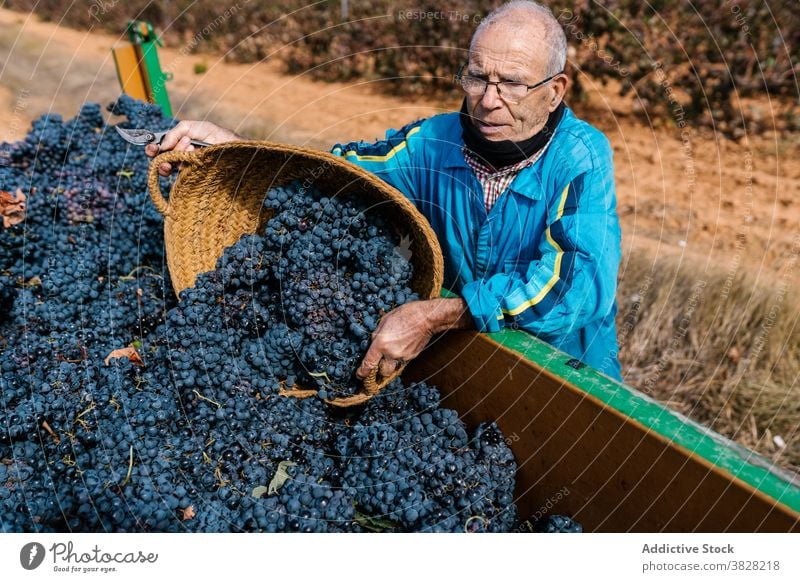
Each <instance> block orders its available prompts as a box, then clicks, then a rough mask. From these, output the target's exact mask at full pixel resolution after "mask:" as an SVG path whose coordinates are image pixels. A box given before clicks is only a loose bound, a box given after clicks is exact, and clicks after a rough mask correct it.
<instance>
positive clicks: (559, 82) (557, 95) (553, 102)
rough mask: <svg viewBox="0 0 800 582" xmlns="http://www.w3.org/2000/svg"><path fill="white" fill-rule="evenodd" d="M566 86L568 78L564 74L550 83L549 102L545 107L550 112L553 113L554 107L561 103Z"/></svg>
mask: <svg viewBox="0 0 800 582" xmlns="http://www.w3.org/2000/svg"><path fill="white" fill-rule="evenodd" d="M568 86H569V77H567V76H566V75H564V74H562V75H559V76H558V77H556V78H555V79H553V82H552V83H550V102H549V103H548V104H547V105H548V107H549V108H550V111H551V112H553V111H555V109H556V107H558V105H559V104H560V103H561V101H563V99H564V95H566V93H567V87H568Z"/></svg>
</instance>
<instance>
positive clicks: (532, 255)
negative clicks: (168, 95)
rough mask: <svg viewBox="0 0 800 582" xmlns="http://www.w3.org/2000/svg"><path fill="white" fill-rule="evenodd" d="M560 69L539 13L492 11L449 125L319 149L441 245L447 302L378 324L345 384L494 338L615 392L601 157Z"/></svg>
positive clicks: (177, 135)
mask: <svg viewBox="0 0 800 582" xmlns="http://www.w3.org/2000/svg"><path fill="white" fill-rule="evenodd" d="M565 64H566V38H565V35H564V32H563V30H562V29H561V26H560V25H559V24H558V21H556V19H555V18H554V17H553V15H552V13H551V12H550V10H549V9H547V8H545V7H542V6H540V5H539V4H536V3H534V2H527V1H517V2H511V3H508V4H505V5H503V6H501V7H500V8H498V9H497V10H495V11H494V12H492V13H491V14H490V15H489V16H487V17H486V18H485V19H484V20H483V21H482V22H481V24H480V25H479V26H478V29H477V30H476V31H475V34H474V35H473V37H472V41H471V43H470V48H469V60H468V62H467V63H466V64H465V66H464V67H462V69H461V71H459V73H458V76H457V78H458V79H459V81H460V83H461V86H462V88H463V90H464V92H465V93H466V97H465V99H464V102H463V105H462V108H461V111H460V112H459V113H449V114H443V115H437V116H434V117H431V118H428V119H423V120H420V121H417V122H415V123H412V124H409V125H407V126H405V127H404V128H402V129H400V130H399V131H395V130H389V131H388V132H387V135H386V139H385V140H383V141H379V142H376V143H372V144H367V143H362V142H359V143H350V144H345V145H336V146H334V147H333V148H332V150H331V151H332V152H333V153H334V154H336V155H339V156H343V157H344V159H346V160H349V161H351V162H353V163H354V164H358V165H360V166H362V167H363V168H365V169H367V170H369V171H370V172H373V173H374V174H376V175H377V176H379V177H381V178H382V179H383V180H385V181H386V182H388V183H389V184H391V185H393V186H395V187H396V188H397V189H398V190H400V191H401V192H403V193H404V194H405V195H406V196H408V198H409V199H410V200H411V201H413V202H414V204H415V205H416V206H417V208H418V209H419V210H420V211H421V212H422V214H424V215H425V217H426V218H427V219H428V220H429V221H430V223H431V226H432V227H433V229H434V231H435V232H436V234H437V236H438V238H439V241H440V242H441V245H442V250H443V253H444V259H445V284H446V285H447V286H448V287H449V288H450V289H452V290H453V291H455V292H456V293H458V294H459V295H460V297H459V298H455V299H444V298H442V299H433V300H429V301H414V302H410V303H407V304H405V305H403V306H401V307H398V308H397V309H395V310H393V311H392V312H390V313H388V314H386V315H385V316H384V317H383V318H382V319H381V321H380V323H379V325H378V328H377V329H376V331H375V333H374V335H373V341H372V343H371V345H370V348H369V350H368V351H367V354H366V355H365V357H364V360H363V362H362V364H361V366H360V368H359V370H358V372H357V374H358V375H359V376H361V377H365V376H366V375H367V374H368V373H369V372H370V371H371V370H372V369H374V368H375V367H376V366H379V368H380V372H381V373H382V374H384V375H387V374H389V373H391V372H392V371H393V370H394V369H395V367H396V366H397V365H399V363H402V362H406V361H409V360H411V359H413V358H414V357H416V356H417V355H418V354H419V353H420V352H421V351H422V350H423V348H424V347H425V346H426V345H427V343H428V341H429V340H430V339H431V337H432V336H433V335H434V334H436V333H438V332H441V331H445V330H448V329H467V328H477V329H478V330H480V331H486V332H495V331H498V330H500V329H501V328H503V327H505V326H508V327H511V328H514V329H523V330H526V331H528V332H530V333H532V334H535V335H536V336H538V337H540V338H542V339H544V340H545V341H547V342H549V343H550V344H552V345H554V346H555V347H557V348H559V349H561V350H563V351H565V352H566V353H568V354H570V355H572V356H574V357H575V358H578V359H580V360H582V361H584V362H585V363H587V364H589V365H591V366H593V367H595V368H596V369H598V370H600V371H601V372H603V373H605V374H607V375H608V376H611V377H612V378H616V379H619V378H620V366H619V361H618V360H617V340H616V328H615V323H614V316H615V314H616V301H615V292H616V279H617V269H618V266H619V260H620V230H619V222H618V219H617V215H616V195H615V189H614V171H613V163H612V151H611V148H610V147H609V143H608V140H607V139H606V138H605V137H604V136H603V134H602V133H600V132H599V131H598V130H596V129H595V128H593V127H592V126H590V125H589V124H587V123H586V122H584V121H581V120H579V119H578V118H576V117H575V115H574V114H573V113H572V111H571V110H570V109H569V108H567V107H566V106H565V104H564V102H563V98H564V93H565V91H566V88H567V77H566V75H565V74H564V65H565ZM189 139H201V140H204V141H207V142H211V143H220V142H224V141H230V140H235V139H242V138H241V137H240V136H237V135H236V134H234V133H232V132H230V131H228V130H225V129H222V128H219V127H217V126H215V125H213V124H210V123H208V122H181V123H180V124H179V125H178V126H177V127H176V128H175V129H173V130H172V131H171V132H170V133H169V134H168V135H167V136H166V137H165V138H164V140H163V142H162V146H161V149H162V150H163V149H170V148H173V147H175V148H176V149H190V148H191V145H190V144H189ZM156 153H157V149H156V147H155V146H149V149H148V154H149V155H155V154H156ZM160 171H161V172H162V173H163V174H166V173H168V172H169V171H170V168H169V166H168V165H164V167H161V168H160Z"/></svg>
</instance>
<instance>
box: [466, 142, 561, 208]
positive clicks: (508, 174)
mask: <svg viewBox="0 0 800 582" xmlns="http://www.w3.org/2000/svg"><path fill="white" fill-rule="evenodd" d="M553 134H554V135H555V132H553ZM551 141H553V136H552V135H551V136H550V139H549V140H547V143H546V144H544V147H542V149H540V150H539V151H538V152H536V153H535V154H533V155H532V156H531V157H529V158H527V159H524V160H522V161H521V162H519V163H517V164H514V165H513V166H506V167H504V168H500V169H499V170H494V169H493V168H490V167H489V166H487V165H486V164H484V163H483V162H481V161H480V160H479V159H478V158H477V157H476V156H475V155H474V154H473V153H472V152H470V151H469V150H468V149H467V148H463V150H462V151H463V153H464V160H465V161H466V162H467V164H469V167H470V168H472V171H473V172H475V176H476V177H477V178H478V181H479V182H480V183H481V186H482V187H483V202H484V205H485V206H486V212H489V211H490V210H491V209H492V206H494V204H495V202H497V199H498V198H499V197H500V195H501V194H502V193H503V192H505V191H506V189H507V188H508V186H509V185H510V184H511V182H513V181H514V178H516V177H517V174H519V172H520V170H522V169H523V168H525V167H527V166H530V165H532V164H534V163H535V162H536V160H538V159H539V158H540V157H541V156H542V154H543V153H544V152H545V150H546V149H547V146H549V145H550V142H551Z"/></svg>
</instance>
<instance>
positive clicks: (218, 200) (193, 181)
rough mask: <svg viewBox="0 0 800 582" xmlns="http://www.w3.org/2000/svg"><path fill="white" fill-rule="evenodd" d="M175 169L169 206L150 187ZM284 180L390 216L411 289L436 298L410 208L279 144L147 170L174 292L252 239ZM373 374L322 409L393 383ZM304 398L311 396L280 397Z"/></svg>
mask: <svg viewBox="0 0 800 582" xmlns="http://www.w3.org/2000/svg"><path fill="white" fill-rule="evenodd" d="M164 162H168V163H172V164H174V163H176V162H181V163H182V164H183V167H182V169H181V171H180V173H179V174H178V178H177V180H176V182H175V185H174V186H173V188H172V191H171V192H170V196H169V200H167V199H165V198H164V196H163V194H162V193H161V190H160V187H159V184H158V165H159V164H161V163H164ZM292 180H300V181H301V182H303V184H308V185H311V184H315V185H316V187H317V188H319V189H320V190H321V191H323V192H324V193H325V195H326V196H329V197H333V196H336V195H337V194H340V193H345V192H346V193H352V194H355V195H357V196H359V197H362V198H363V199H365V200H367V201H368V202H369V203H370V204H376V205H381V206H383V205H388V207H386V209H385V211H384V212H383V214H384V215H387V216H391V217H392V218H393V219H396V221H397V222H398V223H399V226H400V228H401V229H402V230H403V231H404V232H406V233H408V235H409V236H410V237H411V240H412V242H411V253H412V258H411V262H412V263H413V265H414V275H413V279H412V282H411V288H412V289H413V290H414V291H415V292H416V293H417V294H419V296H420V297H421V298H434V297H438V296H439V294H440V293H441V288H442V277H443V261H442V253H441V248H440V247H439V242H438V240H437V239H436V235H435V234H434V232H433V230H432V229H431V227H430V225H429V224H428V222H427V220H425V218H424V217H423V216H422V215H421V214H420V213H419V212H418V211H417V209H416V208H415V207H414V205H413V204H412V203H411V202H410V201H409V200H408V199H407V198H406V197H405V196H403V195H402V194H401V193H400V192H398V191H397V190H396V189H395V188H393V187H391V186H389V185H388V184H386V183H385V182H384V181H383V180H381V179H379V178H377V177H376V176H374V175H373V174H370V173H369V172H367V171H366V170H363V169H362V168H359V167H357V166H355V165H353V164H350V163H349V162H346V161H344V160H342V158H340V157H337V156H334V155H332V154H329V153H326V152H319V151H314V150H309V149H304V148H300V147H295V146H289V145H284V144H276V143H270V142H258V141H241V142H230V143H225V144H220V145H215V146H209V147H206V148H202V149H199V150H195V151H193V152H177V151H170V152H165V153H163V154H160V155H159V156H158V157H156V158H155V159H154V160H153V161H152V162H151V164H150V174H149V176H148V182H149V186H150V197H151V198H152V200H153V204H155V206H156V208H157V209H158V211H159V212H160V213H161V214H163V215H164V218H165V220H164V242H165V245H166V252H167V266H168V267H169V272H170V277H171V278H172V284H173V287H174V289H175V293H176V294H178V296H180V292H181V291H183V290H184V289H186V288H187V287H191V286H193V285H194V282H195V279H196V277H197V275H198V274H200V273H203V272H206V271H210V270H213V269H214V268H215V265H216V262H217V259H219V257H221V256H222V253H223V251H224V249H225V248H226V247H228V246H230V245H232V244H234V243H236V241H238V240H239V238H241V236H242V235H244V234H248V233H256V232H260V231H261V229H262V227H263V226H264V225H265V224H266V222H267V220H269V218H270V215H271V211H270V210H269V209H267V208H264V205H263V204H264V199H265V196H266V193H267V191H268V190H269V189H270V188H272V187H275V186H281V185H283V184H286V183H288V182H291V181H292ZM401 372H402V368H400V369H399V370H397V372H395V373H394V374H392V375H391V376H389V377H387V378H383V379H380V380H379V379H378V378H376V377H375V374H373V375H372V376H371V377H370V378H367V379H366V380H365V381H364V388H365V392H364V393H363V394H356V395H354V396H350V397H346V398H338V399H335V400H331V401H330V402H331V403H332V404H335V405H339V406H352V405H355V404H360V403H362V402H365V401H366V400H368V399H369V398H371V397H372V396H374V395H375V394H377V393H378V392H379V391H380V390H381V389H382V388H383V387H384V386H385V385H386V384H388V383H389V382H391V381H392V380H393V379H394V378H396V377H397V376H399V375H400V373H401ZM285 394H288V395H293V396H298V397H305V396H310V395H313V394H315V391H314V390H287V391H285Z"/></svg>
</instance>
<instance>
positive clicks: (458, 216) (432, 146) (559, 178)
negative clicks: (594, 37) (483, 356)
mask: <svg viewBox="0 0 800 582" xmlns="http://www.w3.org/2000/svg"><path fill="white" fill-rule="evenodd" d="M463 146H464V142H463V140H462V137H461V124H460V122H459V117H458V113H447V114H442V115H436V116H434V117H431V118H428V119H423V120H419V121H417V122H415V123H411V124H409V125H407V126H405V127H404V128H402V129H400V130H399V131H396V130H389V131H387V133H386V139H385V140H383V141H378V142H375V143H365V142H354V143H350V144H346V145H341V144H337V145H336V146H334V147H333V148H332V150H331V151H332V152H333V153H334V154H336V155H339V156H343V157H344V158H345V159H347V160H349V161H351V162H353V163H355V164H358V165H359V166H362V167H363V168H365V169H366V170H369V171H370V172H372V173H374V174H376V175H377V176H379V177H380V178H382V179H383V180H385V181H386V182H388V183H389V184H391V185H392V186H394V187H395V188H397V189H398V190H400V191H401V192H403V193H404V194H405V195H406V196H407V197H408V198H409V199H410V200H411V201H412V202H414V204H415V205H416V206H417V208H418V209H419V210H420V212H422V214H424V215H425V217H426V218H427V219H428V220H429V221H430V223H431V226H432V227H433V230H434V231H435V232H436V235H437V236H438V238H439V241H440V243H441V245H442V252H443V254H444V265H445V286H447V287H448V288H449V289H451V290H452V291H454V292H456V293H458V294H459V295H461V296H462V297H463V298H464V300H465V301H466V303H467V305H468V306H469V310H470V312H471V314H472V317H473V319H474V320H475V326H476V327H477V329H478V330H480V331H486V332H495V331H498V330H500V329H501V328H502V327H504V326H509V327H512V328H515V329H516V328H521V329H524V330H526V331H528V332H530V333H532V334H534V335H536V336H538V337H540V338H541V339H543V340H545V341H546V342H548V343H550V344H552V345H553V346H555V347H557V348H559V349H561V350H563V351H565V352H566V353H568V354H570V355H572V356H574V357H576V358H579V359H580V360H582V361H584V362H585V363H587V364H589V365H590V366H592V367H594V368H596V369H598V370H600V371H601V372H603V373H605V374H607V375H609V376H611V377H613V378H616V379H620V377H621V376H620V366H619V361H618V359H617V337H616V327H615V323H614V316H615V314H616V311H617V306H616V298H615V294H616V287H617V270H618V267H619V261H620V228H619V221H618V218H617V214H616V194H615V189H614V166H613V161H612V150H611V147H610V145H609V143H608V140H607V139H606V137H605V136H604V135H603V134H602V133H601V132H600V131H598V130H597V129H595V128H593V127H592V126H591V125H589V124H588V123H586V122H584V121H581V120H580V119H578V118H577V117H575V115H574V114H573V113H572V111H571V110H570V109H569V108H566V109H565V111H564V115H563V117H562V119H561V122H560V123H559V125H558V127H557V128H556V131H555V134H554V136H553V138H552V140H551V141H550V144H549V145H548V147H547V149H546V151H545V152H544V153H543V155H542V156H541V157H540V158H539V159H538V160H537V161H536V162H535V163H534V164H533V165H531V166H528V167H526V168H524V169H523V170H522V171H520V173H519V174H518V175H517V176H516V178H515V179H514V181H513V182H512V183H511V185H510V186H509V188H508V189H507V190H506V191H505V192H504V193H503V194H502V195H501V196H500V197H499V198H498V199H497V202H496V203H495V205H494V206H493V207H492V209H491V211H490V212H489V213H488V214H487V212H486V209H485V206H484V201H483V190H482V188H481V185H480V183H479V182H478V179H477V178H476V176H475V175H474V173H473V171H472V169H471V168H470V167H469V166H468V165H467V163H466V161H465V160H464V155H463V153H462V148H463Z"/></svg>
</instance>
